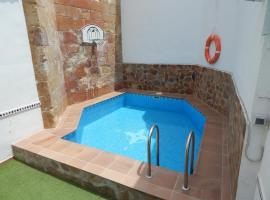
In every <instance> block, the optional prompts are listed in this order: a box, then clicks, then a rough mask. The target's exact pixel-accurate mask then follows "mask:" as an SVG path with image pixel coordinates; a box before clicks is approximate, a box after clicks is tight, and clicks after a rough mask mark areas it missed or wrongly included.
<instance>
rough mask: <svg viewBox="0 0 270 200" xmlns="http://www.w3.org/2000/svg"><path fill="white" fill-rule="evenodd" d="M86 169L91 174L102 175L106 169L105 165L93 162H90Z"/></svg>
mask: <svg viewBox="0 0 270 200" xmlns="http://www.w3.org/2000/svg"><path fill="white" fill-rule="evenodd" d="M83 170H84V171H87V172H89V173H91V174H96V175H101V174H102V173H103V171H104V170H105V168H104V167H101V166H99V165H95V164H92V163H88V164H87V165H86V166H85V167H84V168H83Z"/></svg>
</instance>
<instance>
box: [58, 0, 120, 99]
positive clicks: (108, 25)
mask: <svg viewBox="0 0 270 200" xmlns="http://www.w3.org/2000/svg"><path fill="white" fill-rule="evenodd" d="M55 9H56V22H57V30H58V33H59V35H60V43H61V51H62V54H63V56H64V65H63V68H64V73H65V87H66V92H67V97H68V103H69V104H73V103H76V102H81V101H84V100H87V99H90V98H94V97H96V96H99V95H102V94H105V93H108V92H111V91H113V90H114V86H115V76H116V75H115V68H116V67H115V66H116V48H119V46H121V45H116V41H118V42H119V37H120V36H119V35H120V20H119V15H118V14H117V13H119V12H120V1H119V0H117V1H116V0H102V1H95V0H80V1H67V0H55ZM87 24H94V25H97V26H99V27H100V28H101V29H102V30H104V33H105V40H104V41H103V43H102V44H97V45H91V46H89V45H88V46H86V45H82V34H81V28H82V27H84V26H85V25H87Z"/></svg>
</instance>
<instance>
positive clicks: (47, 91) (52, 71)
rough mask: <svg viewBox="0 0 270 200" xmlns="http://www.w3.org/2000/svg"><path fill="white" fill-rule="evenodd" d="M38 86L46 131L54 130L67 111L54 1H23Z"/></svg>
mask: <svg viewBox="0 0 270 200" xmlns="http://www.w3.org/2000/svg"><path fill="white" fill-rule="evenodd" d="M23 6H24V12H25V17H26V23H27V29H28V35H29V41H30V46H31V53H32V60H33V65H34V72H35V77H36V84H37V89H38V94H39V99H40V102H41V109H42V117H43V121H44V126H45V128H50V127H54V126H55V125H56V124H57V122H58V119H59V117H60V116H61V114H62V112H63V111H64V110H65V108H66V92H65V87H64V73H63V68H62V65H63V63H62V60H63V59H62V55H61V53H60V52H61V51H60V44H59V37H58V33H57V31H56V24H55V12H54V4H53V1H52V0H48V1H39V0H24V1H23Z"/></svg>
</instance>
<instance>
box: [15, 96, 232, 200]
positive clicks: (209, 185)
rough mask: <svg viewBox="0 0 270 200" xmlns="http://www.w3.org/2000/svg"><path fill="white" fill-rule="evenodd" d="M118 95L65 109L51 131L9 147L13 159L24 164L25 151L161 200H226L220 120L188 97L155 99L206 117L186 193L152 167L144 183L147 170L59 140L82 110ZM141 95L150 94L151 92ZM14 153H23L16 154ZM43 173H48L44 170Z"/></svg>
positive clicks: (172, 175)
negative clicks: (183, 104)
mask: <svg viewBox="0 0 270 200" xmlns="http://www.w3.org/2000/svg"><path fill="white" fill-rule="evenodd" d="M123 92H124V91H122V92H113V93H110V94H106V95H104V96H101V97H98V98H95V99H93V100H89V101H86V102H83V103H80V104H75V105H72V106H69V107H68V109H67V110H66V111H65V113H64V115H63V117H62V120H61V122H60V123H59V125H58V127H57V128H55V129H47V130H43V131H41V132H39V133H37V134H34V135H32V136H31V137H28V138H26V139H24V140H21V141H19V142H17V143H16V144H14V145H13V149H14V154H15V157H16V158H17V159H20V160H23V161H25V162H28V161H27V160H28V159H27V158H26V157H27V155H26V153H25V152H30V153H33V155H36V156H40V157H44V158H48V159H50V160H54V161H57V162H59V163H63V164H65V166H71V167H72V168H75V169H78V170H82V171H84V172H87V173H90V174H93V175H95V176H98V177H101V178H104V179H108V180H111V181H112V182H114V183H117V184H120V185H123V186H125V187H128V188H131V189H135V190H136V191H140V192H142V193H146V194H150V195H151V196H153V197H157V198H161V199H172V200H173V199H175V200H176V199H178V200H186V199H189V200H196V199H201V200H230V191H229V188H230V187H229V186H230V185H229V184H230V176H229V170H228V158H227V156H226V152H227V150H226V147H227V144H226V141H225V139H224V138H225V137H224V132H225V130H226V128H225V127H226V120H225V118H224V117H223V116H221V115H220V114H218V113H216V112H215V111H213V110H211V109H210V108H209V107H208V106H207V105H206V104H204V103H202V102H201V101H200V100H198V99H195V98H194V97H191V96H183V95H175V94H159V95H164V96H172V97H177V98H185V99H187V100H188V101H189V102H190V103H192V104H193V106H195V107H196V108H197V109H198V110H200V111H201V112H202V113H203V114H204V115H205V116H206V118H207V122H206V127H205V133H204V136H203V139H202V143H201V148H200V152H199V159H198V161H197V166H196V169H195V174H194V175H193V176H190V186H191V189H190V190H189V191H188V192H183V191H182V190H181V188H182V184H183V175H182V174H179V173H176V172H174V171H170V170H166V169H163V168H160V167H154V166H153V178H152V179H148V178H145V175H146V169H147V168H146V164H145V163H143V162H139V161H135V160H132V159H130V158H126V157H123V156H120V155H116V154H112V153H108V152H105V151H102V150H98V149H95V148H90V147H86V146H82V145H79V144H75V143H72V142H69V141H66V140H63V139H61V137H62V136H64V135H67V134H69V133H71V132H72V131H74V130H75V129H76V127H77V124H78V122H79V119H80V115H81V112H82V109H83V108H84V107H86V106H89V105H92V104H95V103H98V102H100V101H103V100H105V99H109V98H112V97H115V96H117V95H120V94H122V93H123ZM132 92H139V91H132ZM143 93H148V94H154V95H156V94H155V93H153V92H143ZM20 152H24V153H22V154H20ZM28 164H30V165H31V162H30V161H29V162H28ZM41 168H42V166H41ZM45 171H48V172H49V173H52V172H51V171H50V170H47V168H46V170H45ZM56 175H57V174H56Z"/></svg>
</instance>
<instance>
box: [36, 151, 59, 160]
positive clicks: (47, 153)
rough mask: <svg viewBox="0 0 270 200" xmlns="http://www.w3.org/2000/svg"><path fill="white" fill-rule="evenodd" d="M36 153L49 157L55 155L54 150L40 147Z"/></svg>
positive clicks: (51, 157)
mask: <svg viewBox="0 0 270 200" xmlns="http://www.w3.org/2000/svg"><path fill="white" fill-rule="evenodd" d="M38 154H39V155H41V156H43V157H46V158H50V159H53V158H54V157H55V156H56V152H55V151H52V150H50V149H42V150H41V151H40V152H39V153H38Z"/></svg>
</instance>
